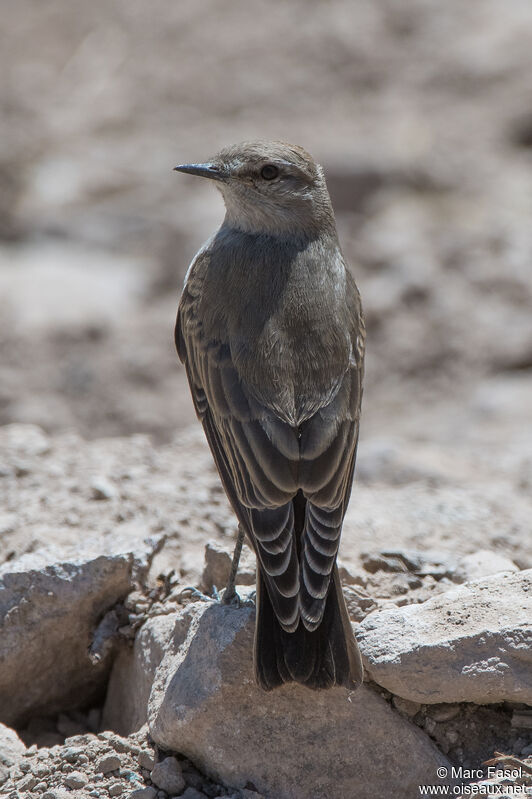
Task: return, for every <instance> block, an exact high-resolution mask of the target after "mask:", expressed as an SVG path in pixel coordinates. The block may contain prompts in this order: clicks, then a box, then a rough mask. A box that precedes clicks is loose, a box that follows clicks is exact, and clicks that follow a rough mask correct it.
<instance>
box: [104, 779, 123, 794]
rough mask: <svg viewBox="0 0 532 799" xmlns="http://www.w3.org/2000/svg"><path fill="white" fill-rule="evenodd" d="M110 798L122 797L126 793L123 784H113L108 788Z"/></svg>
mask: <svg viewBox="0 0 532 799" xmlns="http://www.w3.org/2000/svg"><path fill="white" fill-rule="evenodd" d="M107 790H108V792H109V796H120V795H121V794H122V793H123V792H124V786H123V785H122V783H121V782H113V783H111V785H109V787H108V788H107Z"/></svg>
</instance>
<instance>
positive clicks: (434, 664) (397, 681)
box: [356, 570, 532, 704]
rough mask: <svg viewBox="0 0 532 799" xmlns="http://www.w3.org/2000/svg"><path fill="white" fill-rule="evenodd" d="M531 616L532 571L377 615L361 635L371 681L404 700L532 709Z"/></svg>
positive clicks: (360, 630)
mask: <svg viewBox="0 0 532 799" xmlns="http://www.w3.org/2000/svg"><path fill="white" fill-rule="evenodd" d="M531 619H532V570H528V571H525V572H517V573H516V574H498V575H494V576H493V577H487V578H485V579H483V580H477V581H475V582H471V583H467V584H466V585H463V586H460V587H457V588H454V589H452V590H451V591H447V592H446V593H444V594H439V595H438V596H436V597H434V598H433V599H430V600H428V601H427V602H425V603H423V604H420V605H407V606H405V607H401V608H388V609H385V610H377V611H375V612H373V613H371V614H370V615H369V616H367V617H366V618H365V619H364V621H363V622H362V623H361V625H360V626H359V627H358V629H357V633H356V634H357V639H358V642H359V645H360V649H361V652H362V656H363V660H364V665H365V667H366V669H367V672H368V674H369V675H370V677H371V678H372V679H373V680H375V682H377V683H378V684H379V685H382V686H383V687H384V688H386V689H387V690H389V691H391V692H392V693H394V694H397V695H398V696H401V697H403V698H404V699H409V700H411V701H413V702H421V703H430V704H432V703H439V702H475V703H477V704H484V703H486V704H487V703H494V702H504V701H508V702H524V703H528V704H532V680H531V679H530V675H531V674H532V625H531Z"/></svg>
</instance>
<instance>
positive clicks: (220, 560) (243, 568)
mask: <svg viewBox="0 0 532 799" xmlns="http://www.w3.org/2000/svg"><path fill="white" fill-rule="evenodd" d="M232 558H233V555H232V552H229V551H228V550H227V548H226V547H224V546H222V545H221V544H219V543H218V542H217V541H208V542H207V544H206V546H205V566H204V568H203V575H202V578H201V587H202V590H203V591H212V589H213V587H214V586H216V588H217V589H218V590H219V591H221V590H222V588H225V586H226V584H227V580H228V579H229V573H230V571H231V563H232ZM237 582H238V583H239V585H255V558H254V555H253V553H252V552H251V550H250V548H249V547H248V546H247V545H246V544H244V545H243V546H242V554H241V556H240V563H239V564H238V575H237Z"/></svg>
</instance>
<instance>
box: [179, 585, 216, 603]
mask: <svg viewBox="0 0 532 799" xmlns="http://www.w3.org/2000/svg"><path fill="white" fill-rule="evenodd" d="M187 595H188V596H190V597H193V598H194V599H200V600H201V601H202V602H213V601H219V594H218V591H216V595H215V596H214V597H212V596H208V595H207V594H204V593H203V591H200V590H199V588H195V587H194V586H193V585H186V586H185V587H184V588H183V589H182V591H180V593H179V596H180V597H182V596H187Z"/></svg>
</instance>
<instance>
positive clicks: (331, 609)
mask: <svg viewBox="0 0 532 799" xmlns="http://www.w3.org/2000/svg"><path fill="white" fill-rule="evenodd" d="M254 660H255V676H256V680H257V683H258V684H259V685H260V686H261V687H262V688H263V689H264V690H265V691H271V690H272V689H273V688H276V687H277V686H279V685H282V684H283V683H285V682H298V683H301V684H302V685H306V686H307V687H308V688H313V689H316V690H319V689H324V688H331V687H332V686H334V685H342V686H345V687H346V688H349V689H351V690H355V689H356V688H358V686H359V685H360V684H361V683H362V680H363V677H364V670H363V666H362V659H361V657H360V652H359V650H358V646H357V643H356V641H355V638H354V635H353V631H352V628H351V623H350V621H349V617H348V615H347V609H346V607H345V602H344V598H343V594H342V589H341V586H340V579H339V577H338V572H337V570H336V568H335V573H334V576H333V579H331V584H330V587H329V594H328V596H327V602H326V606H325V612H324V615H323V620H322V622H321V624H320V626H319V627H318V628H317V629H316V630H313V631H309V630H307V629H306V628H305V627H304V625H303V624H302V622H300V623H299V626H298V627H297V629H296V630H295V631H294V632H293V633H287V632H285V631H284V630H283V629H282V627H281V625H280V624H279V622H278V620H277V617H276V616H275V612H274V610H273V607H272V604H271V602H270V598H269V596H268V591H267V589H266V585H265V583H264V580H263V578H262V575H260V573H259V576H258V580H257V621H256V630H255V653H254Z"/></svg>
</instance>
